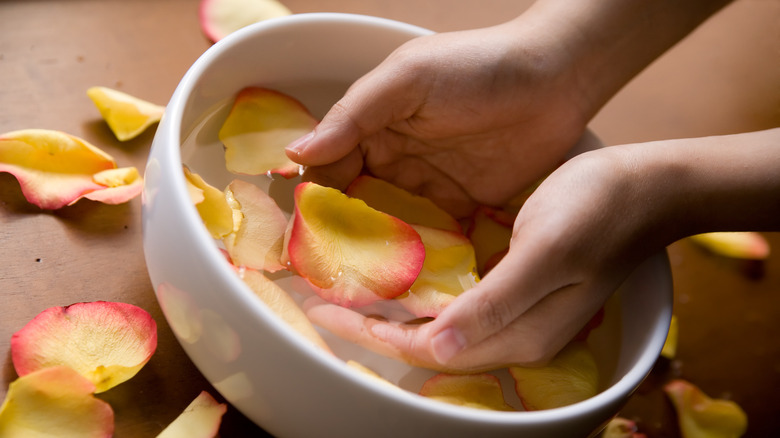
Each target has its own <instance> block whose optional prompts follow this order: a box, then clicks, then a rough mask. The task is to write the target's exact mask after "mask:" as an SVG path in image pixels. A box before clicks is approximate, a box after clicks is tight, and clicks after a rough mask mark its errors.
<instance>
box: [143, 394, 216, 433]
mask: <svg viewBox="0 0 780 438" xmlns="http://www.w3.org/2000/svg"><path fill="white" fill-rule="evenodd" d="M226 411H227V405H225V404H224V403H219V402H217V401H216V400H214V397H212V396H211V394H209V393H208V392H206V391H203V392H201V393H200V394H199V395H198V396H197V397H196V398H195V400H193V401H192V403H190V405H189V406H187V408H186V409H185V410H184V412H182V413H181V414H179V416H178V417H176V419H175V420H173V422H172V423H171V424H169V425H168V427H166V428H165V429H164V430H163V431H162V432H160V434H159V435H157V438H178V437H181V438H211V437H215V436H217V433H218V432H219V426H220V424H221V423H222V415H224V414H225V412H226Z"/></svg>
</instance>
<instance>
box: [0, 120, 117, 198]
mask: <svg viewBox="0 0 780 438" xmlns="http://www.w3.org/2000/svg"><path fill="white" fill-rule="evenodd" d="M114 168H116V162H115V161H114V159H113V158H112V157H111V156H110V155H108V154H106V153H105V152H103V151H101V150H100V149H98V148H96V147H95V146H92V145H91V144H89V143H88V142H86V141H84V140H82V139H80V138H78V137H75V136H72V135H69V134H66V133H64V132H59V131H50V130H46V129H28V130H22V131H13V132H8V133H6V134H2V135H0V172H8V173H10V174H12V175H14V176H15V177H16V179H17V180H18V181H19V185H20V187H21V189H22V193H23V194H24V197H25V198H27V200H28V201H29V202H31V203H32V204H35V205H37V206H38V207H40V208H43V209H57V208H61V207H64V206H66V205H68V204H70V203H72V202H73V201H74V200H76V199H78V198H79V197H81V196H82V195H84V194H86V193H89V192H92V191H95V190H100V189H103V188H105V187H104V186H102V185H100V184H99V183H97V182H95V180H94V179H93V175H95V174H96V173H99V172H101V171H104V170H109V169H114Z"/></svg>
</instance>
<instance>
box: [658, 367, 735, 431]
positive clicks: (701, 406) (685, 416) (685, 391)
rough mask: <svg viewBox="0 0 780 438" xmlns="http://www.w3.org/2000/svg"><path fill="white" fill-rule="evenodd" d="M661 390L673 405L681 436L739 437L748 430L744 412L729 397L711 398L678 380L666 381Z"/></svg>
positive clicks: (689, 384)
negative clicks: (726, 398)
mask: <svg viewBox="0 0 780 438" xmlns="http://www.w3.org/2000/svg"><path fill="white" fill-rule="evenodd" d="M664 392H666V395H668V396H669V398H670V399H671V400H672V403H673V404H674V408H675V410H676V411H677V419H678V422H679V424H680V431H681V432H682V436H683V437H684V438H695V437H709V438H732V437H740V436H742V435H743V434H744V433H745V431H746V430H747V415H746V414H745V412H744V411H743V410H742V408H740V407H739V405H738V404H736V403H734V402H733V401H731V400H722V399H712V398H710V397H709V396H707V394H705V393H704V392H702V390H701V389H699V388H698V387H697V386H695V385H693V384H692V383H690V382H688V381H685V380H681V379H677V380H672V381H671V382H669V383H667V384H666V385H665V386H664Z"/></svg>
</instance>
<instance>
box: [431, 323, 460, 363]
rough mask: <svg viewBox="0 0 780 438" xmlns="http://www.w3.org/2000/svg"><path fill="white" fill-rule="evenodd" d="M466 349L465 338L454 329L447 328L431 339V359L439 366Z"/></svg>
mask: <svg viewBox="0 0 780 438" xmlns="http://www.w3.org/2000/svg"><path fill="white" fill-rule="evenodd" d="M465 347H466V338H465V337H464V336H463V334H462V333H461V332H460V330H458V329H456V328H455V327H447V328H445V329H444V330H442V331H440V332H439V333H437V334H435V335H434V336H433V338H432V339H431V352H432V353H433V358H434V359H435V360H436V362H438V363H439V364H441V365H445V364H447V363H448V362H449V361H450V360H451V359H452V358H453V357H455V355H457V354H458V353H460V352H461V351H462V350H463V349H464V348H465Z"/></svg>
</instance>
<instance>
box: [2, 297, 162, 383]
mask: <svg viewBox="0 0 780 438" xmlns="http://www.w3.org/2000/svg"><path fill="white" fill-rule="evenodd" d="M156 348H157V324H156V323H155V321H154V319H152V317H151V315H149V313H147V312H146V311H145V310H143V309H141V308H140V307H136V306H133V305H131V304H125V303H113V302H107V301H95V302H89V303H77V304H73V305H70V306H65V307H51V308H49V309H46V310H44V311H43V312H41V313H40V314H38V316H36V317H35V318H33V319H32V320H31V321H30V322H28V323H27V325H25V326H24V327H23V328H22V329H21V330H19V331H18V332H16V333H14V335H13V336H12V337H11V358H12V360H13V364H14V367H15V368H16V372H17V373H18V374H19V375H20V376H24V375H27V374H29V373H32V372H35V371H37V370H39V369H42V368H46V367H51V366H57V365H66V366H69V367H71V368H73V369H74V370H76V371H77V372H78V373H79V374H81V375H82V376H84V377H86V378H87V379H88V380H90V381H91V382H92V383H93V384H95V386H96V388H97V389H96V392H103V391H106V390H108V389H110V388H112V387H114V386H116V385H118V384H120V383H122V382H124V381H126V380H128V379H130V378H131V377H133V376H134V375H135V374H136V373H137V372H138V371H139V370H140V369H141V368H142V367H143V366H144V365H145V364H146V362H148V361H149V359H150V358H151V357H152V354H153V353H154V351H155V349H156Z"/></svg>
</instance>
